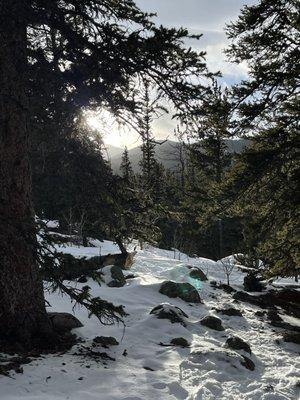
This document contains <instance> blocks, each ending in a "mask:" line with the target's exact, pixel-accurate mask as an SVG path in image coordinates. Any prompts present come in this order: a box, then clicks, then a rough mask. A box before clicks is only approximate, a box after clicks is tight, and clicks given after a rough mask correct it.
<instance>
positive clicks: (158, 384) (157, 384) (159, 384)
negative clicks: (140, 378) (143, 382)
mask: <svg viewBox="0 0 300 400" xmlns="http://www.w3.org/2000/svg"><path fill="white" fill-rule="evenodd" d="M152 386H153V387H154V389H165V388H166V387H167V385H166V384H165V383H163V382H155V383H153V385H152Z"/></svg>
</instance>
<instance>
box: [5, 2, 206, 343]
mask: <svg viewBox="0 0 300 400" xmlns="http://www.w3.org/2000/svg"><path fill="white" fill-rule="evenodd" d="M8 3H9V4H8ZM149 18H150V16H149V15H147V14H145V13H143V12H141V11H140V10H139V9H138V8H137V7H136V6H135V5H134V3H133V2H132V1H127V0H120V1H118V2H111V1H107V0H101V1H100V0H85V1H82V2H78V1H77V0H76V1H75V0H69V1H67V2H58V1H52V0H51V1H50V0H46V1H45V0H36V1H21V0H12V1H10V2H7V1H5V0H1V1H0V35H1V44H2V45H1V49H0V90H1V93H0V111H1V132H0V138H1V142H0V160H1V172H0V180H1V181H0V183H1V202H0V203H1V204H0V208H1V210H0V211H1V212H0V215H1V219H2V221H3V222H2V223H1V224H0V226H1V227H0V237H1V241H0V254H1V259H2V264H3V266H2V268H1V272H0V274H1V279H0V289H1V290H0V296H1V302H0V315H1V328H0V334H1V335H2V334H5V335H8V336H9V337H10V338H11V340H14V338H18V340H20V341H22V342H26V343H27V344H28V345H30V344H32V345H33V339H34V337H37V336H41V335H42V334H43V332H44V331H45V330H46V328H49V324H48V322H47V321H48V320H47V318H46V311H45V304H44V299H43V293H42V283H41V280H40V278H39V277H38V266H37V262H36V242H35V227H34V211H33V207H32V201H31V200H32V193H31V180H30V170H29V163H28V153H29V145H28V134H29V132H30V133H31V134H32V135H34V136H36V137H38V135H39V134H40V133H41V132H43V131H44V132H45V133H44V134H50V135H51V134H53V141H54V142H57V143H59V140H57V141H56V135H55V133H56V132H57V135H60V134H64V135H66V136H67V135H69V134H70V132H72V130H73V129H74V124H75V123H76V118H78V114H79V112H80V110H81V109H82V108H83V107H89V106H90V107H95V106H100V107H103V108H108V109H109V110H111V111H112V112H113V113H114V114H115V115H116V116H117V117H118V118H119V119H120V120H124V119H127V116H129V115H134V111H135V110H136V109H137V104H136V101H135V92H136V90H135V89H136V82H137V78H138V77H139V76H141V75H144V76H149V79H151V80H152V82H155V84H156V87H157V90H158V91H159V92H161V93H164V94H165V95H166V96H168V98H169V99H170V100H171V101H172V102H173V104H174V105H175V107H178V108H179V110H180V114H181V115H183V114H184V113H185V112H186V111H187V109H188V108H191V107H192V104H190V103H189V99H190V98H195V99H201V98H202V94H203V91H204V90H205V89H204V88H203V86H201V85H200V84H194V83H192V81H191V79H190V78H191V77H192V76H198V77H199V78H200V77H203V76H205V77H207V76H209V75H210V74H208V72H207V69H206V66H205V62H204V59H203V56H204V53H199V54H198V53H197V52H195V51H191V50H190V49H184V48H183V46H182V41H183V39H184V38H191V37H193V36H192V35H189V33H188V32H187V31H186V30H185V29H179V30H177V29H167V28H163V27H159V28H157V27H155V26H154V24H153V23H152V22H151V21H150V19H149ZM128 25H131V28H132V29H128ZM41 27H42V29H41ZM29 98H30V101H28V100H29ZM26 114H28V119H27V120H28V126H29V129H27V121H26ZM128 118H129V117H128ZM129 119H130V118H129ZM32 132H33V133H32ZM97 304H100V305H102V306H103V307H104V308H103V313H104V315H107V313H108V314H109V315H110V316H112V318H113V315H114V314H113V309H112V308H111V307H108V308H107V309H106V308H105V307H106V306H107V304H105V302H101V301H100V302H97ZM92 310H95V308H92ZM116 312H118V311H116ZM110 313H112V314H110ZM12 333H13V335H12Z"/></svg>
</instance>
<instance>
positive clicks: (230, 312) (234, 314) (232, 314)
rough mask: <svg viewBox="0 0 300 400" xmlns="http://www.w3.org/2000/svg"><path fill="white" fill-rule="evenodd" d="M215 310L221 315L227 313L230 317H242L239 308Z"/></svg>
mask: <svg viewBox="0 0 300 400" xmlns="http://www.w3.org/2000/svg"><path fill="white" fill-rule="evenodd" d="M216 311H217V313H220V314H223V315H228V316H230V317H242V316H243V314H242V312H241V311H240V310H239V309H237V308H233V307H229V308H222V309H217V310H216Z"/></svg>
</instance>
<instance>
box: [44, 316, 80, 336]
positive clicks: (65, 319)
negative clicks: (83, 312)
mask: <svg viewBox="0 0 300 400" xmlns="http://www.w3.org/2000/svg"><path fill="white" fill-rule="evenodd" d="M48 317H49V319H50V322H51V324H52V326H53V329H54V330H55V331H56V332H59V333H64V332H68V331H71V330H72V329H74V328H81V327H82V326H83V324H82V323H81V322H80V321H79V320H78V319H77V318H76V317H74V315H72V314H69V313H63V312H62V313H59V312H49V313H48Z"/></svg>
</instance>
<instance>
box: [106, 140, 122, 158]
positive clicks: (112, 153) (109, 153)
mask: <svg viewBox="0 0 300 400" xmlns="http://www.w3.org/2000/svg"><path fill="white" fill-rule="evenodd" d="M123 151H124V149H122V148H121V147H117V146H112V145H111V144H106V145H105V148H104V151H103V153H104V157H105V158H107V159H108V160H111V159H112V158H113V157H120V158H121V157H122V153H123Z"/></svg>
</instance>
